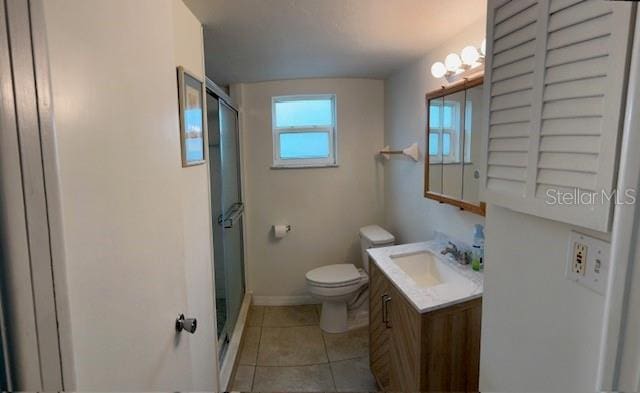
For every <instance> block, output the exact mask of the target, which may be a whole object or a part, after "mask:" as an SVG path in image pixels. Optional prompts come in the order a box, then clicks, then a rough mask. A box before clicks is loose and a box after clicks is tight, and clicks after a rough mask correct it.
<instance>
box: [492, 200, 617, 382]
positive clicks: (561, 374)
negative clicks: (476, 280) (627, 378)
mask: <svg viewBox="0 0 640 393" xmlns="http://www.w3.org/2000/svg"><path fill="white" fill-rule="evenodd" d="M571 229H572V227H571V226H570V225H567V224H562V223H559V222H554V221H550V220H545V219H542V218H537V217H533V216H529V215H526V214H521V213H516V212H513V211H511V210H507V209H504V208H500V207H497V206H494V205H489V206H488V210H487V228H486V237H487V238H486V253H485V255H486V261H485V282H484V288H485V289H484V296H483V310H482V345H481V347H482V355H481V361H480V389H481V390H482V391H501V392H506V391H543V392H550V391H556V392H558V391H572V392H578V391H594V389H595V383H596V381H595V378H596V370H597V364H598V354H599V345H600V331H601V327H602V316H603V304H604V297H603V296H601V295H599V294H597V293H596V292H593V291H591V290H589V289H587V288H584V287H582V286H580V285H578V284H577V283H575V282H572V281H568V280H566V279H565V278H564V272H565V260H566V256H567V245H568V241H569V233H570V231H571ZM601 237H604V238H605V239H606V236H601Z"/></svg>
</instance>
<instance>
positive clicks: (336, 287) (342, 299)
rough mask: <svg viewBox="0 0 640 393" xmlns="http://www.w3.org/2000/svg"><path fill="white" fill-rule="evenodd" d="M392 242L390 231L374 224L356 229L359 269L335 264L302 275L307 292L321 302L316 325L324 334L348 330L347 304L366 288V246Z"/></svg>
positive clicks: (367, 281) (348, 265) (367, 267)
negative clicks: (358, 231)
mask: <svg viewBox="0 0 640 393" xmlns="http://www.w3.org/2000/svg"><path fill="white" fill-rule="evenodd" d="M394 242H395V238H394V237H393V235H392V234H390V233H389V232H387V231H385V230H384V229H383V228H381V227H379V226H378V225H368V226H366V227H362V228H360V249H361V253H362V266H363V269H358V268H356V267H355V266H354V265H352V264H335V265H327V266H322V267H319V268H317V269H313V270H311V271H309V272H307V274H306V278H307V286H308V288H309V292H311V295H312V296H314V297H315V298H316V299H318V300H320V301H321V302H322V312H321V315H320V328H321V329H322V330H324V331H325V332H327V333H342V332H346V331H347V330H348V324H347V312H348V305H349V303H351V302H352V301H354V300H357V299H360V298H361V297H362V296H368V294H367V293H364V291H366V289H367V288H368V284H369V276H368V275H367V273H368V271H369V255H368V254H367V249H369V248H375V247H386V246H391V245H393V244H394Z"/></svg>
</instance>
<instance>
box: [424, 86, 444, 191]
mask: <svg viewBox="0 0 640 393" xmlns="http://www.w3.org/2000/svg"><path fill="white" fill-rule="evenodd" d="M443 102H444V98H443V97H440V98H436V99H433V100H431V101H429V115H428V121H429V140H428V141H427V144H428V149H429V191H431V192H436V193H439V194H442V117H443V114H444V113H443Z"/></svg>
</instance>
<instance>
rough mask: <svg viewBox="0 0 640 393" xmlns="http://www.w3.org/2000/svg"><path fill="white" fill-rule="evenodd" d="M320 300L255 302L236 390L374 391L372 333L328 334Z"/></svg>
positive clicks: (241, 357) (362, 330)
mask: <svg viewBox="0 0 640 393" xmlns="http://www.w3.org/2000/svg"><path fill="white" fill-rule="evenodd" d="M319 322H320V309H319V306H316V305H308V306H287V307H263V306H252V307H251V309H250V311H249V316H248V321H247V327H246V329H247V331H246V336H245V342H244V344H243V348H242V351H241V353H240V360H239V365H238V369H237V371H236V376H235V379H234V382H233V386H232V390H233V391H240V392H374V391H376V390H377V387H376V383H375V380H374V378H373V375H371V371H370V370H369V358H368V355H369V333H368V329H367V328H366V327H365V328H360V329H357V330H353V331H349V332H347V333H341V334H328V333H324V332H322V330H320V327H319Z"/></svg>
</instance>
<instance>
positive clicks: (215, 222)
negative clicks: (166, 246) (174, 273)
mask: <svg viewBox="0 0 640 393" xmlns="http://www.w3.org/2000/svg"><path fill="white" fill-rule="evenodd" d="M206 90H207V127H208V140H209V173H210V176H211V179H210V187H211V214H212V216H213V217H212V226H213V228H212V229H213V231H212V232H213V249H214V275H215V304H216V324H217V333H218V356H219V359H220V360H221V363H222V360H223V358H224V356H225V353H226V351H227V348H228V346H229V342H230V340H231V338H232V335H233V332H234V328H235V326H236V321H237V319H238V315H239V313H240V308H241V306H242V302H243V299H244V294H245V280H244V246H243V235H244V234H243V213H244V205H243V203H242V184H241V177H240V138H239V129H238V111H237V110H236V109H235V107H234V106H233V103H232V101H231V99H230V98H229V96H228V95H227V94H226V93H225V92H224V91H223V90H221V89H220V88H219V87H218V86H216V85H215V84H214V83H213V82H211V81H210V80H209V79H207V89H206Z"/></svg>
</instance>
